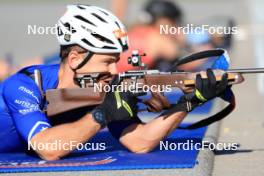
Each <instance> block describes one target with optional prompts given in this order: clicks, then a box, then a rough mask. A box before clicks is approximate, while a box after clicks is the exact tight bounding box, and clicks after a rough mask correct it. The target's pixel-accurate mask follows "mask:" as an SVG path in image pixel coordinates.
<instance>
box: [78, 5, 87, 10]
mask: <svg viewBox="0 0 264 176" xmlns="http://www.w3.org/2000/svg"><path fill="white" fill-rule="evenodd" d="M77 7H78V8H79V9H82V10H84V9H85V8H84V7H82V6H80V5H77Z"/></svg>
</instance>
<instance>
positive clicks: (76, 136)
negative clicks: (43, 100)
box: [30, 114, 101, 160]
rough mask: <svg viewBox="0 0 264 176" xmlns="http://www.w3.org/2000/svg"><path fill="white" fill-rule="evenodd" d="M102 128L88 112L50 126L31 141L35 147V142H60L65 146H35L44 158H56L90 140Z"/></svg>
mask: <svg viewBox="0 0 264 176" xmlns="http://www.w3.org/2000/svg"><path fill="white" fill-rule="evenodd" d="M100 128H101V127H100V125H99V124H98V123H96V122H95V121H94V120H93V118H92V116H91V114H87V115H86V116H84V117H83V118H81V119H80V120H78V121H76V122H72V123H67V124H62V125H58V126H55V127H52V128H48V129H46V130H44V131H42V132H40V133H38V134H36V135H35V136H34V137H33V138H32V139H31V141H30V142H31V144H32V148H33V147H34V146H33V145H34V144H36V145H38V144H54V143H60V144H61V145H60V146H63V147H59V146H58V147H57V148H55V149H53V148H49V147H46V148H45V149H44V150H39V149H38V148H35V151H36V152H37V153H38V154H39V155H40V157H42V158H43V159H47V160H55V159H59V158H60V157H63V156H65V155H67V154H68V153H70V152H71V151H72V150H74V149H75V148H76V145H77V144H80V143H84V142H86V141H87V140H89V139H90V138H91V137H93V136H94V135H95V134H96V133H97V132H98V131H99V130H100ZM45 146H48V145H45ZM33 149H34V148H33Z"/></svg>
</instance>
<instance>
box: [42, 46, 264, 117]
mask: <svg viewBox="0 0 264 176" xmlns="http://www.w3.org/2000/svg"><path fill="white" fill-rule="evenodd" d="M141 56H142V55H139V54H138V53H137V52H134V53H132V57H131V58H129V59H128V61H129V63H130V64H132V65H133V66H139V67H141V68H142V67H143V69H141V70H131V71H127V72H124V73H120V74H119V75H118V76H119V80H120V85H127V86H135V85H136V84H140V85H147V86H153V85H157V86H170V87H172V88H180V89H182V90H183V89H184V88H188V87H191V88H194V86H195V79H196V75H197V74H198V73H199V72H186V71H173V72H160V71H158V70H147V69H146V67H145V65H142V62H141ZM216 56H218V57H222V56H225V57H227V53H226V51H225V50H223V49H216V50H208V51H203V52H199V53H195V54H192V55H190V56H187V57H185V58H182V59H179V62H178V63H177V65H182V64H186V63H189V62H191V61H194V60H198V59H204V58H208V57H216ZM225 72H227V73H228V84H229V85H234V84H240V83H242V82H243V81H244V78H243V76H242V75H243V74H256V73H264V68H250V69H229V70H227V71H225ZM214 73H215V75H216V80H217V81H220V80H221V78H222V74H223V71H220V70H214ZM101 74H102V73H90V74H79V75H76V78H75V79H76V81H77V82H79V84H80V86H81V88H66V89H50V90H47V91H46V99H47V101H48V107H47V115H48V116H55V115H57V114H60V113H65V112H67V111H71V110H74V109H77V108H82V107H86V106H93V105H98V104H100V103H102V101H103V99H104V96H105V93H104V92H101V91H96V90H97V89H95V84H96V83H97V80H98V78H99V77H100V76H101ZM103 74H109V73H103ZM230 112H231V111H230ZM230 112H226V113H225V116H226V115H227V114H229V113H230ZM221 118H222V117H221Z"/></svg>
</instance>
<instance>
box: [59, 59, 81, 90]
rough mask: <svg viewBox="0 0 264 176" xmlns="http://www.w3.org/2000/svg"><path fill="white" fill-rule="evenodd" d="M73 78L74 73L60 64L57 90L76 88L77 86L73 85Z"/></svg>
mask: <svg viewBox="0 0 264 176" xmlns="http://www.w3.org/2000/svg"><path fill="white" fill-rule="evenodd" d="M73 78H74V72H73V71H72V70H71V69H70V68H69V67H67V66H66V65H65V64H61V65H60V69H59V83H58V87H57V89H61V88H74V87H77V85H76V84H74V81H73Z"/></svg>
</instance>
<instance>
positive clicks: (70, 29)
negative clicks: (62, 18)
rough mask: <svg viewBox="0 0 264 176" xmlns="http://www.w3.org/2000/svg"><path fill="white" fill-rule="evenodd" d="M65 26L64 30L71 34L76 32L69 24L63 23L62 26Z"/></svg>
mask: <svg viewBox="0 0 264 176" xmlns="http://www.w3.org/2000/svg"><path fill="white" fill-rule="evenodd" d="M63 25H64V26H65V28H66V29H67V30H68V31H70V32H71V33H75V32H76V30H75V29H74V28H73V27H72V26H71V25H70V23H64V24H63Z"/></svg>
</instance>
